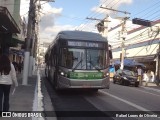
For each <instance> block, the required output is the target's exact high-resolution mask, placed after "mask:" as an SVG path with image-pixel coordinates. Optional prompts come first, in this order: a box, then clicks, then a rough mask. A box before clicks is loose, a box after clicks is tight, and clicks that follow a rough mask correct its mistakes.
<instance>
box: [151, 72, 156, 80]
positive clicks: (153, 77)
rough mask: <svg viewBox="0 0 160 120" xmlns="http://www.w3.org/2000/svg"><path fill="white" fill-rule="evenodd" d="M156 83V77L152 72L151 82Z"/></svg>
mask: <svg viewBox="0 0 160 120" xmlns="http://www.w3.org/2000/svg"><path fill="white" fill-rule="evenodd" d="M154 81H155V75H154V72H153V71H151V82H154Z"/></svg>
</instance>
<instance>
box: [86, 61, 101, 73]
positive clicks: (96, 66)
mask: <svg viewBox="0 0 160 120" xmlns="http://www.w3.org/2000/svg"><path fill="white" fill-rule="evenodd" d="M89 63H91V65H92V66H93V67H94V68H95V69H96V70H98V71H99V72H100V69H99V68H98V67H97V66H95V65H94V64H93V63H92V61H91V60H90V61H89Z"/></svg>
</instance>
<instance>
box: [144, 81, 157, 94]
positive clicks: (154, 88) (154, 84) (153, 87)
mask: <svg viewBox="0 0 160 120" xmlns="http://www.w3.org/2000/svg"><path fill="white" fill-rule="evenodd" d="M145 84H146V82H145V81H143V83H142V86H141V87H143V88H144V89H149V90H153V91H156V92H160V86H157V85H156V83H153V82H149V83H148V85H147V86H145Z"/></svg>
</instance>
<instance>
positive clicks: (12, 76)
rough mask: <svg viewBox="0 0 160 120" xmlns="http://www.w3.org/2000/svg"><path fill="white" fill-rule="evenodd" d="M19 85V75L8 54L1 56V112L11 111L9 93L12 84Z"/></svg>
mask: <svg viewBox="0 0 160 120" xmlns="http://www.w3.org/2000/svg"><path fill="white" fill-rule="evenodd" d="M13 83H14V85H15V86H16V87H17V86H18V82H17V77H16V72H15V68H14V66H13V64H12V63H11V62H10V60H9V58H8V56H6V55H2V56H0V113H1V114H2V112H7V111H9V93H10V88H11V85H12V84H13Z"/></svg>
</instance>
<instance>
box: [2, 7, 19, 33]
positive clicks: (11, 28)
mask: <svg viewBox="0 0 160 120" xmlns="http://www.w3.org/2000/svg"><path fill="white" fill-rule="evenodd" d="M0 32H9V33H20V28H19V27H18V25H17V24H16V22H15V20H14V19H13V17H12V16H11V14H10V12H9V11H8V9H7V8H6V7H2V6H0Z"/></svg>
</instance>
